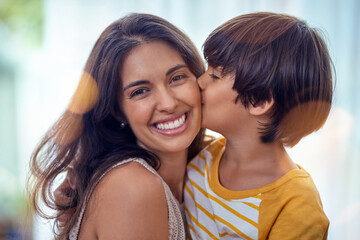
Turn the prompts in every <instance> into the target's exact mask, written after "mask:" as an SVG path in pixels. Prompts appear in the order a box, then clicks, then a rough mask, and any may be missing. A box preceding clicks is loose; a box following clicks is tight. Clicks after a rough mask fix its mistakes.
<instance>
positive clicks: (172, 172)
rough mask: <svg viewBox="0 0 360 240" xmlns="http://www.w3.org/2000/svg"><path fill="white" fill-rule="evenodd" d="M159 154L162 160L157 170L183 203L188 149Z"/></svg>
mask: <svg viewBox="0 0 360 240" xmlns="http://www.w3.org/2000/svg"><path fill="white" fill-rule="evenodd" d="M157 155H158V157H159V158H160V162H161V166H160V168H159V169H158V171H157V172H158V173H159V175H160V176H161V177H162V178H163V179H164V181H165V182H166V184H167V185H168V186H169V187H170V190H171V192H172V193H173V195H174V196H175V198H176V199H177V200H178V201H179V202H180V203H181V202H182V201H183V188H184V178H185V172H186V164H187V151H183V152H177V153H162V154H157Z"/></svg>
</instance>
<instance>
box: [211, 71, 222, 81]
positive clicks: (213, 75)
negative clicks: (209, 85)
mask: <svg viewBox="0 0 360 240" xmlns="http://www.w3.org/2000/svg"><path fill="white" fill-rule="evenodd" d="M209 76H210V77H211V78H212V79H214V80H217V79H220V78H219V77H218V76H216V75H215V74H213V73H210V74H209Z"/></svg>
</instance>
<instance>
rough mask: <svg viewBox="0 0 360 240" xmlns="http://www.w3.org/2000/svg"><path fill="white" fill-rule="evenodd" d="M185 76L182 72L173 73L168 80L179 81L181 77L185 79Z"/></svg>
mask: <svg viewBox="0 0 360 240" xmlns="http://www.w3.org/2000/svg"><path fill="white" fill-rule="evenodd" d="M186 77H187V76H186V75H184V74H181V75H175V76H173V77H172V78H171V81H170V82H177V81H180V80H182V79H185V78H186Z"/></svg>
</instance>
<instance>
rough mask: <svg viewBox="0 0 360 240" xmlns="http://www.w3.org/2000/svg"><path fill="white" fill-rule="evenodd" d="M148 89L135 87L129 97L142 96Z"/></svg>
mask: <svg viewBox="0 0 360 240" xmlns="http://www.w3.org/2000/svg"><path fill="white" fill-rule="evenodd" d="M148 91H149V90H148V89H145V88H140V89H136V90H135V91H133V92H131V94H130V98H133V97H138V96H142V95H144V94H145V93H147V92H148Z"/></svg>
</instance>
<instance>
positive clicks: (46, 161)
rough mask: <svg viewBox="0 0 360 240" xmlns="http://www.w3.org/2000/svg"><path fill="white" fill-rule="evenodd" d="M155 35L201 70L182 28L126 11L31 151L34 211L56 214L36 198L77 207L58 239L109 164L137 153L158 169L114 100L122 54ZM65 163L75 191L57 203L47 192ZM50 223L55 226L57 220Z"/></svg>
mask: <svg viewBox="0 0 360 240" xmlns="http://www.w3.org/2000/svg"><path fill="white" fill-rule="evenodd" d="M158 40H160V41H164V42H166V43H167V44H169V45H170V46H172V47H173V48H174V49H176V50H177V51H178V52H179V53H180V54H181V56H182V58H183V59H184V61H185V62H186V64H187V66H188V67H189V69H190V71H191V72H192V73H193V74H194V75H195V76H196V77H199V76H200V75H201V74H203V72H204V64H203V61H202V59H201V57H200V55H199V53H198V51H197V49H196V47H195V46H194V45H193V43H192V42H191V40H190V39H189V38H188V37H187V36H186V35H185V34H184V33H183V32H181V31H180V30H179V29H178V28H176V27H175V26H174V25H172V24H171V23H169V22H167V21H166V20H164V19H162V18H160V17H157V16H153V15H149V14H137V13H133V14H129V15H127V16H125V17H123V18H121V19H119V20H117V21H115V22H114V23H112V24H111V25H110V26H108V27H107V28H106V29H105V30H104V31H103V33H102V34H101V35H100V37H99V39H98V40H97V42H96V43H95V45H94V47H93V49H92V51H91V53H90V56H89V58H88V60H87V63H86V65H85V69H84V73H83V75H82V77H81V79H80V82H79V85H78V88H77V90H76V92H75V94H74V96H73V98H72V100H71V101H70V104H69V106H68V108H67V109H66V111H65V112H64V113H63V114H62V115H61V117H60V118H59V119H58V121H57V122H55V124H54V125H53V126H52V127H51V128H50V129H49V130H48V132H47V133H46V135H45V136H44V137H43V139H42V140H41V142H40V144H39V145H38V146H37V148H36V149H35V151H34V152H33V155H32V157H31V161H30V169H31V176H30V177H29V182H28V191H29V194H30V197H31V201H32V205H33V207H34V209H35V211H36V212H37V213H38V214H39V215H40V216H42V217H45V218H48V219H49V218H55V216H49V215H48V214H46V213H45V212H44V211H43V209H42V208H41V207H40V203H39V200H42V201H43V202H44V203H45V206H46V207H49V208H51V209H54V210H56V211H57V212H58V216H59V215H61V214H63V213H64V212H65V211H66V210H67V209H70V208H73V207H76V206H77V208H76V210H75V213H74V214H73V215H72V216H71V218H70V219H69V221H67V222H66V224H65V226H62V227H61V228H57V230H56V231H55V229H54V231H55V232H56V234H57V237H58V239H65V238H67V237H68V235H69V232H70V230H71V227H72V226H74V224H75V222H76V219H77V218H78V216H79V212H80V207H79V206H81V205H82V204H83V203H84V200H85V196H86V194H87V192H88V191H89V189H91V187H92V186H93V185H94V182H95V181H97V180H98V179H99V178H100V176H101V175H102V174H103V173H104V172H105V171H106V170H107V169H109V167H111V166H112V165H114V163H116V162H120V161H122V160H124V159H127V158H130V157H139V158H143V159H145V160H146V161H147V162H148V163H149V164H150V165H151V166H153V167H154V168H155V169H158V168H159V166H160V162H159V159H158V158H157V157H156V156H155V155H154V154H153V153H151V152H149V151H147V150H145V149H143V148H141V147H139V146H138V145H137V144H136V137H135V135H134V133H133V131H132V130H131V128H130V127H129V126H128V125H127V126H126V127H123V126H122V124H121V123H120V122H119V116H120V119H123V120H124V121H126V116H125V115H124V113H123V112H122V110H121V108H120V106H121V103H120V102H119V99H121V94H122V92H121V91H119V89H122V86H121V85H122V82H121V78H120V71H121V67H122V65H123V62H124V59H125V58H126V56H127V55H128V54H129V52H130V51H131V50H132V49H134V48H135V47H137V46H139V45H141V44H144V43H148V42H152V41H158ZM203 132H204V131H203V130H201V131H200V133H199V134H198V135H197V137H196V138H195V140H194V141H193V142H192V144H191V146H190V147H189V151H188V159H191V158H192V157H194V155H195V154H196V153H197V152H198V151H199V150H200V147H201V143H202V140H203ZM69 165H72V166H73V173H74V176H75V181H74V182H75V185H76V191H69V192H68V193H67V195H68V197H69V199H70V202H69V203H68V204H63V203H58V202H56V201H55V199H54V196H53V194H52V193H53V191H54V185H55V182H56V179H57V177H58V176H59V174H61V173H63V172H64V171H66V169H67V168H68V166H69ZM54 226H55V228H56V226H58V221H57V220H56V221H55V225H54Z"/></svg>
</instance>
